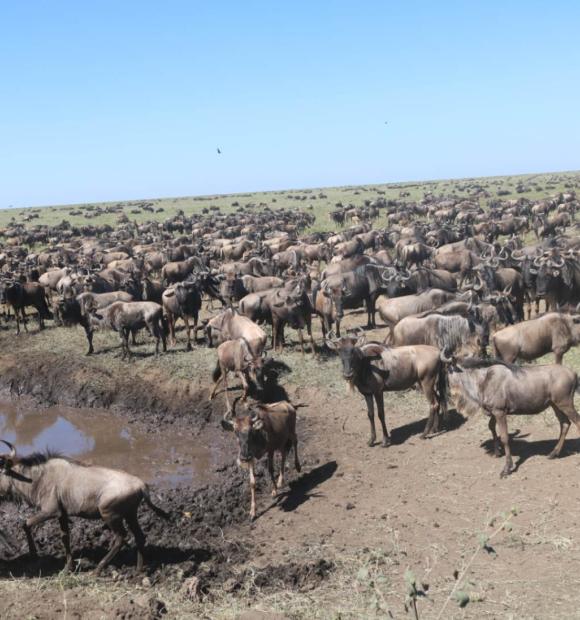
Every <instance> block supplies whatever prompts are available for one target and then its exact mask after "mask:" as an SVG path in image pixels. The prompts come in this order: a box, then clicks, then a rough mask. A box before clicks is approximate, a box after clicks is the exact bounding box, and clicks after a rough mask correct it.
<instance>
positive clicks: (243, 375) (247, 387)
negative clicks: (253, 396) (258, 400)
mask: <svg viewBox="0 0 580 620" xmlns="http://www.w3.org/2000/svg"><path fill="white" fill-rule="evenodd" d="M237 375H238V376H239V377H240V379H241V381H242V386H243V388H244V395H243V396H242V402H246V400H247V399H248V392H249V390H250V384H249V383H248V379H247V377H246V373H245V372H244V371H243V370H240V371H239V372H238V373H237Z"/></svg>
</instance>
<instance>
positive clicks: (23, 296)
mask: <svg viewBox="0 0 580 620" xmlns="http://www.w3.org/2000/svg"><path fill="white" fill-rule="evenodd" d="M3 288H4V291H3V293H4V295H3V296H4V300H5V303H7V304H8V305H10V306H12V308H13V310H14V314H15V316H16V334H17V335H18V334H20V319H22V321H23V323H24V331H28V327H27V325H26V308H27V307H29V306H32V307H34V308H35V309H36V311H37V313H38V315H37V316H38V328H39V329H44V319H50V318H52V314H51V312H50V310H49V308H48V304H47V302H46V292H45V290H44V287H43V286H42V285H41V284H38V282H18V281H17V280H4V281H3Z"/></svg>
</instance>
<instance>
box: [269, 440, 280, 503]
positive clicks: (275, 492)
mask: <svg viewBox="0 0 580 620" xmlns="http://www.w3.org/2000/svg"><path fill="white" fill-rule="evenodd" d="M268 473H269V474H270V480H271V481H272V497H276V495H278V487H277V486H276V476H275V475H274V451H270V452H268Z"/></svg>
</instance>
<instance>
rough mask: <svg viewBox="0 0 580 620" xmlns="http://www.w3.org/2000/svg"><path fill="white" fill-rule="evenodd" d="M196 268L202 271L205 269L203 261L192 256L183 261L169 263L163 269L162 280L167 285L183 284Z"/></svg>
mask: <svg viewBox="0 0 580 620" xmlns="http://www.w3.org/2000/svg"><path fill="white" fill-rule="evenodd" d="M196 268H197V269H198V270H200V271H202V270H204V269H205V265H204V264H203V262H202V260H201V259H200V258H199V257H197V256H191V257H190V258H187V259H186V260H183V261H175V262H171V263H167V264H165V265H163V268H162V269H161V279H162V280H163V281H164V282H165V283H167V284H173V283H175V282H182V281H183V280H185V279H186V278H187V276H188V275H189V274H190V273H193V271H194V269H196Z"/></svg>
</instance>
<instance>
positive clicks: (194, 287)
mask: <svg viewBox="0 0 580 620" xmlns="http://www.w3.org/2000/svg"><path fill="white" fill-rule="evenodd" d="M162 305H163V311H164V313H165V316H166V317H167V323H168V325H169V333H170V335H171V344H172V345H173V346H175V321H176V319H177V318H182V319H183V322H184V323H185V329H186V331H187V350H188V351H191V327H190V325H189V319H190V318H193V333H194V334H196V333H197V320H198V317H199V311H200V309H201V293H200V291H199V286H198V284H197V282H178V283H177V284H175V285H173V286H170V287H169V288H167V289H166V290H165V291H163V295H162Z"/></svg>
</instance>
